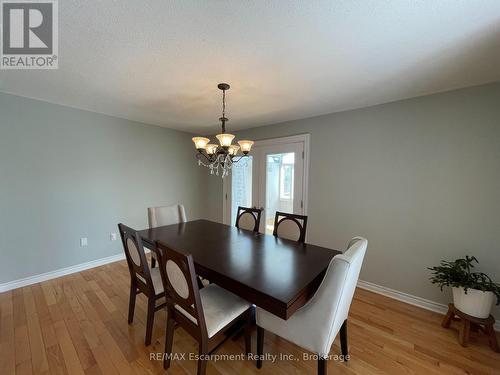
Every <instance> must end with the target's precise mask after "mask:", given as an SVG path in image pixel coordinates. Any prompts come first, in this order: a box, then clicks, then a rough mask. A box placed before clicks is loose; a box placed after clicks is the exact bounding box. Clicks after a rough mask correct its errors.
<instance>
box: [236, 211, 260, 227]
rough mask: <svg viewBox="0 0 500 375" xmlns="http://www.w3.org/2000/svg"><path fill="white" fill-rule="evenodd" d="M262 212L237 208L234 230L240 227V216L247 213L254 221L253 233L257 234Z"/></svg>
mask: <svg viewBox="0 0 500 375" xmlns="http://www.w3.org/2000/svg"><path fill="white" fill-rule="evenodd" d="M262 211H263V209H262V208H250V207H242V206H239V207H238V212H237V213H236V225H235V226H236V228H239V227H240V218H241V216H242V215H244V214H247V213H248V214H250V215H252V216H253V219H254V221H255V225H254V228H253V231H254V232H258V231H259V227H260V218H261V216H262Z"/></svg>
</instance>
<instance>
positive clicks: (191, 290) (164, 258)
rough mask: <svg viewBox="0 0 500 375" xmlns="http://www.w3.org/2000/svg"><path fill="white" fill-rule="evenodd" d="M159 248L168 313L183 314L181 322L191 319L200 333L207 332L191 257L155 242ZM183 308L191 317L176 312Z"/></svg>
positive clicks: (187, 321)
mask: <svg viewBox="0 0 500 375" xmlns="http://www.w3.org/2000/svg"><path fill="white" fill-rule="evenodd" d="M156 247H157V249H158V250H159V254H160V256H159V264H160V274H161V279H162V282H163V289H164V290H165V291H166V293H165V295H166V298H167V305H168V306H169V313H170V312H173V313H175V315H176V316H183V317H184V318H185V319H184V320H183V323H188V324H189V321H191V323H192V324H195V325H197V326H198V328H199V329H200V330H201V333H205V334H206V332H207V328H206V323H205V316H204V315H203V306H202V304H201V298H200V290H199V288H198V282H197V277H196V271H195V268H194V262H193V257H192V256H191V255H186V254H183V253H181V252H179V251H176V250H174V249H171V248H170V247H168V246H167V245H165V244H164V243H162V242H161V241H157V242H156ZM179 308H180V309H182V310H184V312H186V313H187V314H189V316H190V317H192V319H190V318H189V317H188V316H186V315H185V314H182V313H177V311H176V310H178V309H179Z"/></svg>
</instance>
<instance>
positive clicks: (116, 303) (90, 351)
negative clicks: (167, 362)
mask: <svg viewBox="0 0 500 375" xmlns="http://www.w3.org/2000/svg"><path fill="white" fill-rule="evenodd" d="M129 277H130V276H129V274H128V269H127V266H126V263H125V262H124V261H122V262H117V263H113V264H109V265H105V266H102V267H99V268H95V269H90V270H86V271H82V272H79V273H76V274H73V275H68V276H64V277H62V278H59V279H55V280H50V281H46V282H43V283H40V284H35V285H32V286H30V287H25V288H21V289H17V290H14V291H10V292H6V293H3V294H0V374H1V375H4V374H6V375H13V374H32V373H33V374H35V373H36V374H86V375H108V374H110V375H114V374H120V375H121V374H131V375H133V374H166V372H165V371H164V370H163V367H162V366H163V363H162V361H161V358H160V359H155V358H156V357H155V356H156V355H157V354H160V355H161V353H162V351H163V347H164V342H165V341H164V335H165V328H166V313H165V312H164V311H161V312H159V313H157V314H156V316H155V326H154V330H153V340H152V343H151V345H150V346H149V347H146V346H144V334H145V329H146V328H145V323H146V309H147V304H146V303H147V301H146V298H145V297H144V296H142V295H139V296H138V297H137V303H136V312H135V317H134V322H133V323H132V324H131V325H129V324H127V315H128V299H129V295H128V293H129V282H130V279H129ZM441 319H442V316H440V315H439V314H436V313H433V312H430V311H427V310H423V309H420V308H418V307H415V306H411V305H408V304H405V303H402V302H399V301H396V300H392V299H389V298H386V297H383V296H380V295H377V294H374V293H371V292H368V291H366V290H357V291H356V294H355V298H354V301H353V304H352V306H351V311H350V316H349V323H348V332H349V349H350V355H351V361H349V362H348V363H344V362H340V361H329V363H328V370H329V372H330V373H334V374H347V375H355V374H362V375H372V374H397V375H399V374H425V375H440V374H479V375H482V374H500V354H498V353H494V352H493V351H491V350H490V349H489V347H488V341H487V339H486V337H484V336H483V335H481V334H479V333H473V334H472V335H471V340H470V343H469V347H467V348H463V347H461V346H460V345H459V344H458V341H457V329H458V328H457V324H456V323H452V327H451V329H443V328H442V327H441V326H440V322H441ZM255 336H256V335H255V332H254V333H253V337H252V340H253V342H252V345H253V351H254V352H255V347H256V343H255V339H256V337H255ZM173 347H174V353H186V354H187V355H189V353H197V350H198V348H197V343H196V342H195V340H193V339H192V338H191V337H190V336H189V335H188V334H187V333H186V332H185V331H183V330H182V328H178V329H176V331H175V336H174V344H173ZM264 349H265V351H266V352H267V353H270V354H274V355H280V354H281V355H285V356H288V357H289V358H292V357H293V358H294V359H297V360H282V359H281V360H280V359H279V358H278V360H277V361H276V362H275V363H272V362H269V361H265V362H264V366H263V368H262V369H261V370H257V369H256V367H255V363H254V362H252V361H249V360H240V361H229V360H227V359H220V360H218V361H211V362H209V363H208V366H207V374H209V375H214V374H223V375H230V374H238V375H249V374H260V375H271V374H273V375H274V374H276V375H288V374H314V373H316V361H315V360H312V359H311V360H303V355H304V351H303V350H302V349H301V348H299V347H297V346H296V345H294V344H292V343H290V342H287V341H286V340H284V339H282V338H280V337H277V336H275V335H273V334H271V333H269V332H266V335H265V340H264ZM243 350H244V343H243V339H242V338H239V339H238V340H236V341H233V340H229V341H227V342H226V343H224V344H223V345H222V346H221V347H220V348H219V349H218V350H217V351H216V353H215V354H219V355H226V356H229V355H238V354H241V353H243ZM331 354H340V348H339V340H338V338H337V339H336V341H335V343H334V345H333V347H332V351H331ZM195 373H196V362H195V361H191V360H179V359H174V360H173V361H172V364H171V368H170V369H169V371H168V374H174V375H177V374H179V375H185V374H195Z"/></svg>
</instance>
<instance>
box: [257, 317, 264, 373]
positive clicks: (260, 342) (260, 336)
mask: <svg viewBox="0 0 500 375" xmlns="http://www.w3.org/2000/svg"><path fill="white" fill-rule="evenodd" d="M263 352H264V328H262V327H259V326H257V368H262V354H263Z"/></svg>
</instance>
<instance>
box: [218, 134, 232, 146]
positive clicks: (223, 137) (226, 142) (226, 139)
mask: <svg viewBox="0 0 500 375" xmlns="http://www.w3.org/2000/svg"><path fill="white" fill-rule="evenodd" d="M216 137H217V139H218V140H219V143H220V145H221V146H222V147H229V146H231V142H232V141H233V139H234V134H229V133H222V134H217V135H216Z"/></svg>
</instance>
